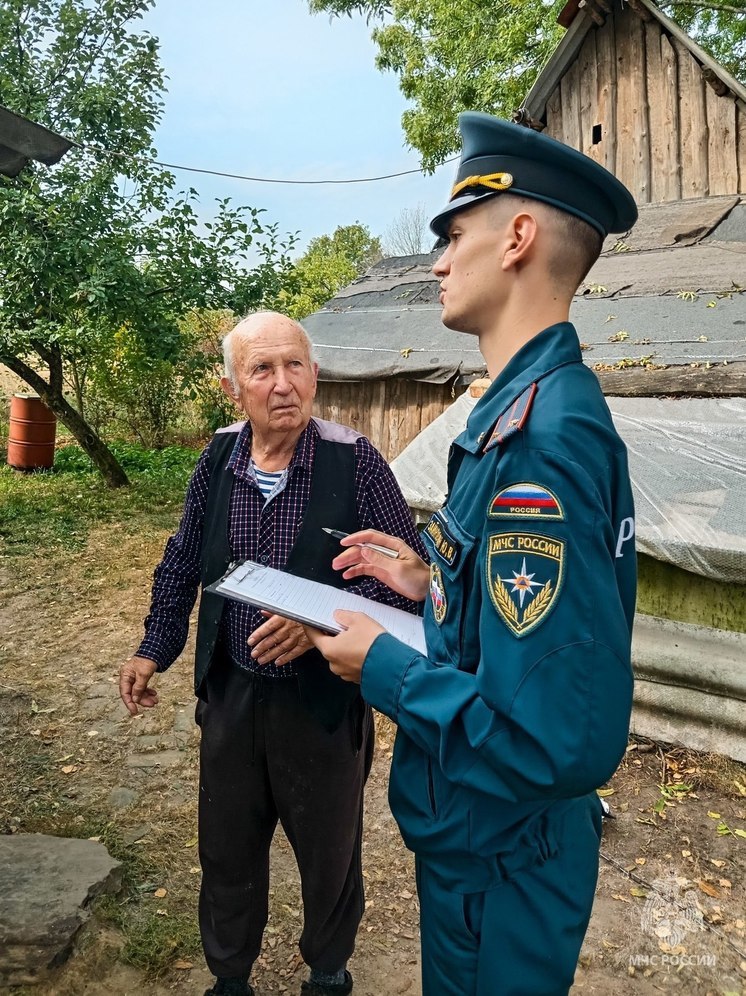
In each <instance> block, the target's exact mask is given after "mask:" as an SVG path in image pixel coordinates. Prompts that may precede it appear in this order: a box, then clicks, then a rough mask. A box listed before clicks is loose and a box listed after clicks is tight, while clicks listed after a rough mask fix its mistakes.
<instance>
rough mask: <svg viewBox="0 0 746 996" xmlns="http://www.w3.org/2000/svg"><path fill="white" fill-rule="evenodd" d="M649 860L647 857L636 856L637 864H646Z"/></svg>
mask: <svg viewBox="0 0 746 996" xmlns="http://www.w3.org/2000/svg"><path fill="white" fill-rule="evenodd" d="M647 860H648V859H647V858H635V864H636V865H644V864H645V862H646V861H647Z"/></svg>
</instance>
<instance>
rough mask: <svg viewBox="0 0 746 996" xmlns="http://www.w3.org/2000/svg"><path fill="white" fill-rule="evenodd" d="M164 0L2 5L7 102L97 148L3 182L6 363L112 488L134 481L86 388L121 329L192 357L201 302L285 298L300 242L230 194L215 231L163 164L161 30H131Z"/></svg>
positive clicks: (144, 352) (1, 319)
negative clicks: (189, 336) (194, 318)
mask: <svg viewBox="0 0 746 996" xmlns="http://www.w3.org/2000/svg"><path fill="white" fill-rule="evenodd" d="M152 3H153V0H94V2H90V0H25V2H23V3H21V2H20V0H0V103H2V104H4V105H5V106H7V107H9V108H10V109H11V110H14V111H16V112H17V113H20V114H23V115H25V116H26V117H29V118H31V119H32V120H34V121H37V122H39V123H40V124H43V125H46V126H47V127H49V128H51V129H53V130H55V131H59V132H61V133H63V134H65V135H67V136H68V137H69V138H71V139H73V140H74V141H75V142H76V143H78V145H79V146H84V147H85V148H77V149H74V150H72V151H71V152H69V153H68V154H67V156H66V157H65V158H64V159H63V160H62V161H61V162H60V163H59V164H58V165H57V166H56V167H52V168H49V169H46V168H44V167H41V166H37V165H30V166H28V167H27V168H26V169H25V170H24V171H23V172H22V173H21V174H20V175H19V176H18V177H17V178H15V179H12V180H10V179H7V178H0V230H2V239H0V362H2V363H4V364H6V365H7V366H8V367H9V368H10V369H11V370H13V371H14V372H15V373H16V374H17V375H18V376H19V377H21V378H22V379H23V380H25V381H26V382H27V383H28V384H29V385H30V386H31V387H32V388H33V389H34V390H35V391H36V392H37V393H38V394H39V395H40V396H41V397H42V398H43V400H44V401H45V402H46V403H47V404H48V405H49V407H50V408H52V409H53V411H54V412H55V413H56V414H57V416H58V417H59V418H60V420H61V421H62V422H63V423H64V424H65V425H66V426H67V427H68V428H69V429H70V431H71V432H72V434H73V435H74V436H75V438H76V439H77V440H78V442H79V443H80V445H81V446H82V447H83V449H84V450H85V451H86V452H87V453H88V454H89V456H90V457H91V459H92V460H93V462H94V464H95V465H96V466H97V467H98V469H99V470H100V471H101V473H102V474H103V476H104V477H105V479H106V480H107V482H108V483H109V484H110V485H112V486H117V485H121V484H125V483H127V478H126V476H125V475H124V472H123V471H122V469H121V467H120V466H119V464H118V463H117V461H116V459H115V458H114V456H113V454H112V453H111V451H110V450H109V449H108V447H107V446H106V445H105V443H104V442H103V440H102V439H101V438H100V437H99V436H98V434H97V433H96V432H95V431H94V430H93V428H92V426H91V425H90V424H89V423H88V422H87V421H86V418H85V408H84V395H85V385H86V382H87V380H88V377H89V375H90V373H91V370H92V369H93V368H94V367H95V364H96V363H97V362H99V363H101V362H105V358H106V356H107V355H109V354H110V352H111V349H110V347H111V343H112V341H113V339H114V337H115V336H116V335H120V336H121V335H122V334H124V333H126V334H127V335H128V336H131V337H132V338H133V340H134V341H135V346H136V347H137V348H133V349H132V350H130V355H134V356H137V357H139V361H140V362H142V364H143V366H142V373H143V374H145V373H147V366H148V360H149V358H150V359H152V361H153V364H157V363H158V362H160V361H162V360H164V359H169V358H172V357H174V356H176V355H177V354H178V352H179V349H180V345H181V332H180V328H179V318H180V317H181V316H182V315H183V314H184V313H185V312H186V311H187V310H188V309H189V308H192V307H203V308H220V307H230V308H232V309H233V310H235V311H237V312H239V313H240V312H244V311H246V310H248V309H249V308H251V307H257V306H260V305H261V304H262V303H263V302H264V300H266V299H267V298H274V297H276V295H277V293H279V290H280V288H281V286H282V283H283V279H284V276H285V274H286V272H287V271H288V269H289V266H290V261H289V257H288V252H289V250H290V249H291V248H292V245H293V242H294V239H293V237H288V238H286V239H284V240H283V239H282V238H281V237H280V235H279V233H278V232H277V229H276V227H275V226H272V225H269V226H264V225H262V223H261V220H260V211H258V210H256V209H253V208H234V207H233V206H232V205H231V204H230V202H229V200H227V199H226V200H222V201H218V202H217V205H216V209H215V216H214V218H213V219H212V220H211V221H210V222H208V223H207V224H205V225H204V226H201V227H202V229H203V230H202V231H200V219H199V216H198V214H197V210H196V199H197V195H196V191H194V190H189V191H188V192H186V193H185V194H176V193H174V186H175V180H174V177H173V175H172V174H171V173H169V172H168V171H166V170H163V169H161V168H160V167H158V166H156V165H155V164H154V162H153V159H154V158H155V150H154V149H153V148H152V134H153V131H154V129H155V127H156V124H157V122H158V120H159V117H160V114H161V111H162V107H163V103H162V98H161V95H162V92H163V82H164V80H163V71H162V69H161V66H160V63H159V59H158V44H157V41H156V39H154V38H153V37H151V36H150V35H149V34H148V33H147V32H144V31H140V32H139V33H137V32H135V31H132V30H130V27H129V25H130V24H131V22H133V21H137V20H138V19H139V18H141V17H142V15H143V13H144V12H145V11H147V10H148V9H149V8H150V7H151V6H152ZM104 149H105V150H109V151H108V152H103V151H100V150H104ZM257 248H258V252H259V257H260V265H259V266H258V267H257V266H253V267H251V266H250V265H249V253H250V252H256V250H257ZM70 393H72V395H73V396H74V398H75V402H74V403H73V401H71V400H70V399H69V396H68V395H69V394H70Z"/></svg>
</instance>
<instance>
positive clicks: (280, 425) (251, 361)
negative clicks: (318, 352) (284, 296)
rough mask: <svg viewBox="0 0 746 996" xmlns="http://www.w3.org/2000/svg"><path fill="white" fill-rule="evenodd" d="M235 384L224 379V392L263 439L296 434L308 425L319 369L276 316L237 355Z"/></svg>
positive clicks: (298, 335)
mask: <svg viewBox="0 0 746 996" xmlns="http://www.w3.org/2000/svg"><path fill="white" fill-rule="evenodd" d="M233 365H234V369H235V379H236V381H237V383H236V384H235V385H231V384H230V382H229V381H227V380H226V379H225V378H223V381H221V384H222V386H223V390H225V392H226V394H228V395H229V397H231V398H232V399H233V400H234V401H235V402H236V403H237V404H238V405H240V407H241V408H242V409H243V411H244V412H245V413H246V415H247V417H248V419H249V421H250V422H251V425H252V428H253V430H254V434H255V435H256V436H258V437H260V438H264V437H270V436H271V437H277V436H278V435H282V434H284V433H287V434H288V435H297V434H298V433H299V432H302V431H303V429H305V427H306V426H307V425H308V422H309V420H310V418H311V411H312V407H313V399H314V397H315V395H316V376H317V374H318V366H317V364H315V363H311V360H310V358H309V355H308V346H307V344H306V342H305V340H304V338H303V336H302V335H301V333H300V332H299V331H298V329H297V328H296V327H295V326H294V325H293V324H292V323H290V322H288V321H285V320H283V319H280V317H279V316H277V317H273V318H272V319H270V320H269V321H268V322H267V323H265V324H260V325H259V326H258V327H257V328H256V330H255V331H254V330H252V332H251V334H250V335H249V336H247V337H246V338H243V339H239V340H238V342H237V343H236V345H235V348H234V351H233Z"/></svg>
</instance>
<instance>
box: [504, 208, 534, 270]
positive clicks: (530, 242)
mask: <svg viewBox="0 0 746 996" xmlns="http://www.w3.org/2000/svg"><path fill="white" fill-rule="evenodd" d="M538 232H539V223H538V221H537V220H536V217H535V215H534V214H533V213H532V212H530V211H520V212H519V213H518V214H516V215H513V217H512V218H511V219H510V221H509V222H508V224H507V226H506V231H505V238H506V250H505V252H504V253H503V259H502V268H503V270H511V269H513V268H514V267H516V266H518V265H520V264H521V263H525V262H527V261H528V259H529V258H530V257H531V255H532V254H533V252H534V250H535V247H536V238H537V235H538Z"/></svg>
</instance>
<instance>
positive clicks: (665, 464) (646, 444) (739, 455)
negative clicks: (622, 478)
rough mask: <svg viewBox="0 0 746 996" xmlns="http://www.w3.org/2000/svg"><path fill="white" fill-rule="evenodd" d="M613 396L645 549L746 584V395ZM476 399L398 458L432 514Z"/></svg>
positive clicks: (408, 489)
mask: <svg viewBox="0 0 746 996" xmlns="http://www.w3.org/2000/svg"><path fill="white" fill-rule="evenodd" d="M607 401H608V403H609V407H610V409H611V412H612V415H613V417H614V423H615V425H616V427H617V430H618V432H619V433H620V435H621V436H622V438H623V439H624V441H625V443H626V444H627V449H628V452H629V465H630V474H631V477H632V484H633V488H634V494H635V507H636V513H637V548H638V550H640V551H641V552H643V553H647V554H649V555H650V556H651V557H655V558H656V559H657V560H662V561H666V562H668V563H671V564H676V565H677V566H679V567H683V568H684V569H685V570H688V571H692V572H694V573H696V574H701V575H704V576H705V577H710V578H715V579H717V580H720V581H730V582H739V583H743V582H746V515H745V514H744V509H745V508H746V446H745V444H744V439H745V438H746V398H728V399H718V400H712V399H707V400H682V401H672V400H667V399H666V400H663V399H658V398H607ZM476 404H477V399H475V398H472V397H471V396H470V395H469V393H468V392H467V393H466V394H464V395H462V396H461V397H460V398H458V400H457V401H455V402H454V403H453V404H452V405H451V407H450V408H449V409H448V410H447V411H445V412H444V413H443V414H442V415H441V416H440V417H439V418H437V419H436V420H435V421H434V422H432V423H431V424H430V425H429V426H428V427H427V428H426V429H424V430H423V431H422V432H421V433H420V435H419V436H418V437H417V438H416V439H414V440H413V441H412V442H411V443H410V444H409V446H408V447H407V448H406V449H405V450H404V451H403V452H402V453H401V454H400V455H399V456H398V457H397V458H396V460H394V462H393V463H392V469H393V471H394V474H395V475H396V478H397V480H398V481H399V484H400V486H401V488H402V491H403V492H404V497H405V498H406V500H407V503H408V504H409V505H410V507H411V508H413V509H415V510H417V511H418V512H420V513H422V514H424V515H428V514H429V513H430V512H432V511H434V510H435V509H438V508H440V506H441V505H442V504H443V502H444V500H445V491H446V454H447V452H448V447H449V444H450V443H451V441H452V440H453V439H454V438H455V437H456V436H457V435H458V434H459V432H460V431H461V430H462V429H463V428H464V426H465V425H466V421H467V419H468V417H469V415H470V413H471V411H472V410H473V408H474V406H475V405H476ZM578 458H579V459H580V460H582V454H579V455H578Z"/></svg>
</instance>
